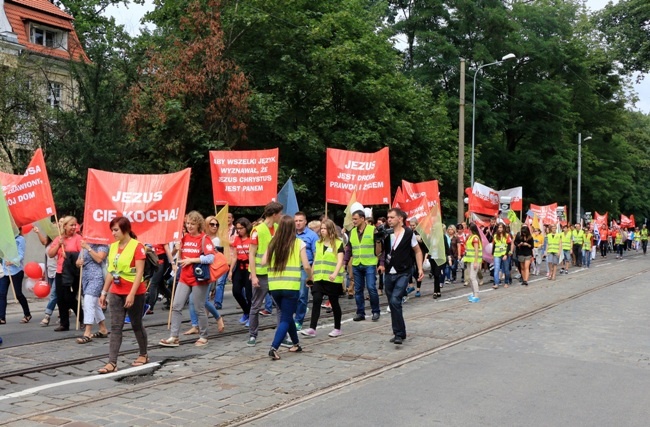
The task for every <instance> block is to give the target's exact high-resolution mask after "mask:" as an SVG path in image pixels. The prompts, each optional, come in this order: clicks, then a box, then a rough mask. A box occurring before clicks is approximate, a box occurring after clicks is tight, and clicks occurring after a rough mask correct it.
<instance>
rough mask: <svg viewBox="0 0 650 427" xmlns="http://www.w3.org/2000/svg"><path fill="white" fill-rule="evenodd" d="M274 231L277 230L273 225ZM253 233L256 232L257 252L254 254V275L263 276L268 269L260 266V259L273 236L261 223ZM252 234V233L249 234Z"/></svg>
mask: <svg viewBox="0 0 650 427" xmlns="http://www.w3.org/2000/svg"><path fill="white" fill-rule="evenodd" d="M274 227H275V229H277V228H278V226H277V225H274ZM253 231H257V252H256V253H255V274H256V275H258V276H259V275H265V274H269V269H268V267H267V266H266V265H262V257H263V256H264V254H265V253H266V248H268V247H269V243H271V239H272V238H273V236H272V235H271V230H269V227H268V225H266V223H264V222H262V223H260V224H258V225H257V226H255V228H254V229H253ZM251 234H252V233H251ZM248 271H250V266H249V267H248Z"/></svg>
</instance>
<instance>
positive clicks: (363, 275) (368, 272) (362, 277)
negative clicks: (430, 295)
mask: <svg viewBox="0 0 650 427" xmlns="http://www.w3.org/2000/svg"><path fill="white" fill-rule="evenodd" d="M352 271H353V272H354V299H355V301H356V303H357V314H361V315H362V316H365V315H366V309H365V305H366V301H365V298H364V295H363V288H364V286H365V287H366V288H368V295H369V296H370V308H371V309H372V312H373V313H379V294H378V293H377V286H376V281H377V276H376V272H377V267H376V266H374V265H354V266H352ZM407 281H408V280H407ZM384 285H385V284H384Z"/></svg>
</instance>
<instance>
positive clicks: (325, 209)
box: [325, 202, 329, 218]
mask: <svg viewBox="0 0 650 427" xmlns="http://www.w3.org/2000/svg"><path fill="white" fill-rule="evenodd" d="M325 218H329V217H328V216H327V202H325Z"/></svg>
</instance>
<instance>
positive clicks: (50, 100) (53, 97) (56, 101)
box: [47, 82, 61, 108]
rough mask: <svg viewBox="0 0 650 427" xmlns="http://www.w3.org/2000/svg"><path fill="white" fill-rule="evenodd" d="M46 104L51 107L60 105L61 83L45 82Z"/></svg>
mask: <svg viewBox="0 0 650 427" xmlns="http://www.w3.org/2000/svg"><path fill="white" fill-rule="evenodd" d="M47 105H49V106H50V107H52V108H60V107H61V83H56V82H48V83H47Z"/></svg>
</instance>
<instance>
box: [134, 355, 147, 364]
mask: <svg viewBox="0 0 650 427" xmlns="http://www.w3.org/2000/svg"><path fill="white" fill-rule="evenodd" d="M147 363H149V355H148V354H141V355H139V356H138V358H137V359H135V361H134V362H133V363H131V366H142V365H146V364H147Z"/></svg>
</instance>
